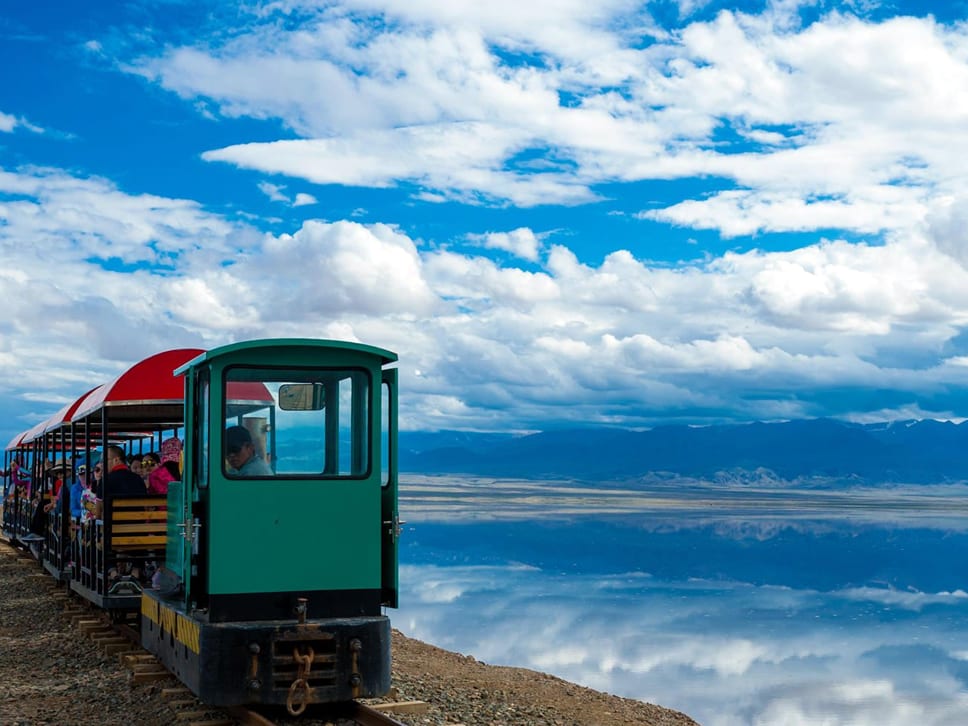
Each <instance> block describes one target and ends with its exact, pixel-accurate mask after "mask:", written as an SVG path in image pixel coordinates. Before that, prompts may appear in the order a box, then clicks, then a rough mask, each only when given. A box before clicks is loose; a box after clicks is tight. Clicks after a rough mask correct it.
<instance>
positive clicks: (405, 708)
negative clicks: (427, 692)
mask: <svg viewBox="0 0 968 726" xmlns="http://www.w3.org/2000/svg"><path fill="white" fill-rule="evenodd" d="M370 708H372V709H373V710H374V711H392V712H393V713H427V710H428V709H429V708H430V704H428V703H427V702H426V701H393V702H392V703H374V704H370Z"/></svg>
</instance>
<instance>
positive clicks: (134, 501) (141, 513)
mask: <svg viewBox="0 0 968 726" xmlns="http://www.w3.org/2000/svg"><path fill="white" fill-rule="evenodd" d="M166 504H167V499H166V497H118V498H116V499H112V500H111V502H110V510H111V513H110V517H111V542H110V545H109V548H110V549H112V550H115V551H124V552H128V551H132V550H157V549H164V547H165V543H166V541H167V529H168V522H167V517H168V513H167V511H166Z"/></svg>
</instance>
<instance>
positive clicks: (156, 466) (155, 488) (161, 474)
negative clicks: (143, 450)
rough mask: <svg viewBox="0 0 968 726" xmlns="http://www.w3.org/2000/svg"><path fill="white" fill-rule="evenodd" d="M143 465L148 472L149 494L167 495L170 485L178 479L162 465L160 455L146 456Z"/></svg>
mask: <svg viewBox="0 0 968 726" xmlns="http://www.w3.org/2000/svg"><path fill="white" fill-rule="evenodd" d="M141 465H142V467H143V468H144V470H145V471H146V472H148V493H149V494H155V495H163V494H167V493H168V483H169V482H172V481H175V479H176V477H174V476H172V475H171V471H169V470H168V468H167V467H165V466H162V465H161V464H160V462H159V461H158V455H157V454H145V456H144V459H142V463H141Z"/></svg>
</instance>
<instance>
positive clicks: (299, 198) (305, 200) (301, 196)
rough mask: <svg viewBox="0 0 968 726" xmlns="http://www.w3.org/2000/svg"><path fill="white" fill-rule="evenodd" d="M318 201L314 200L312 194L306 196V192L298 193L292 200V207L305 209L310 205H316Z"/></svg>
mask: <svg viewBox="0 0 968 726" xmlns="http://www.w3.org/2000/svg"><path fill="white" fill-rule="evenodd" d="M318 203H319V200H318V199H316V197H314V196H313V195H312V194H307V193H306V192H299V193H297V194H296V196H295V197H294V198H293V200H292V206H294V207H306V206H309V205H310V204H318Z"/></svg>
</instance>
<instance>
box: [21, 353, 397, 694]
mask: <svg viewBox="0 0 968 726" xmlns="http://www.w3.org/2000/svg"><path fill="white" fill-rule="evenodd" d="M396 362H397V355H396V354H395V353H392V352H390V351H388V350H384V349H381V348H377V347H373V346H369V345H364V344H360V343H355V342H345V341H333V340H316V339H266V340H252V341H246V342H239V343H233V344H230V345H225V346H222V347H218V348H214V349H211V350H204V349H196V348H179V349H172V350H166V351H162V352H160V353H157V354H155V355H152V356H150V357H148V358H145V359H144V360H141V361H139V362H138V363H136V364H134V365H132V366H131V367H130V368H128V369H127V370H125V371H124V372H123V373H121V374H120V375H119V376H117V377H116V378H115V379H113V380H111V381H109V382H107V383H102V384H101V385H98V386H96V387H94V388H91V389H90V390H88V391H86V392H85V393H83V394H82V395H80V396H79V397H78V398H77V399H76V400H74V401H72V402H71V403H70V404H68V405H66V406H64V407H63V408H62V409H61V410H60V411H58V412H57V413H55V414H54V415H53V416H51V417H50V418H49V419H47V420H45V421H43V422H41V423H39V424H37V425H36V426H34V427H32V428H31V429H29V430H27V431H24V432H23V433H21V434H19V435H17V436H15V437H14V438H13V439H12V440H11V441H10V442H9V443H8V444H7V446H6V449H5V453H4V467H3V471H4V481H3V484H4V507H3V525H2V534H3V536H4V537H5V538H6V539H7V540H8V542H10V543H11V544H13V545H15V546H19V547H24V548H30V549H31V550H32V551H33V552H34V554H35V556H37V557H38V558H39V559H40V560H41V561H42V562H43V566H44V568H45V569H46V570H47V571H48V572H49V573H50V574H51V576H52V577H55V578H58V579H60V580H63V581H64V582H65V584H66V586H68V587H69V588H70V589H71V590H72V591H73V592H74V593H76V594H77V595H78V596H79V597H81V598H84V599H85V600H87V601H89V602H90V603H91V604H92V605H93V606H94V607H97V608H101V609H103V610H105V611H107V612H108V613H110V615H111V616H112V618H114V619H116V620H124V619H125V618H127V619H128V620H133V621H135V622H137V624H138V626H139V627H140V638H141V644H142V646H143V647H144V648H145V649H146V650H147V651H148V652H150V653H152V654H153V655H154V656H155V657H157V658H158V660H160V661H161V662H162V663H163V664H164V665H165V666H166V667H167V668H168V670H169V671H171V672H172V673H173V674H174V675H175V676H176V677H177V678H178V679H179V680H180V681H182V683H184V685H185V686H187V687H188V688H189V689H190V690H191V691H192V692H193V693H194V694H195V695H196V696H197V697H198V698H199V699H200V700H201V701H203V702H205V703H207V704H210V705H213V706H252V705H260V704H272V705H285V706H287V708H289V710H290V713H300V712H301V711H302V710H304V709H305V707H306V706H307V705H308V704H311V703H338V702H343V701H350V700H352V699H357V698H366V697H379V696H383V695H385V694H386V693H387V692H388V691H389V689H390V621H389V617H388V615H387V614H386V609H387V608H395V607H396V606H397V600H398V585H399V583H398V552H397V542H398V538H399V535H400V521H399V514H398V472H397V410H398V403H397V388H398V378H397V368H396V365H395V364H396ZM161 450H167V452H168V454H169V456H168V457H167V458H168V459H169V461H170V462H171V463H168V462H166V464H165V465H166V467H167V468H168V469H170V470H172V471H174V472H175V473H177V476H174V475H172V476H169V477H168V479H169V481H168V482H167V491H165V492H162V493H158V492H154V493H152V492H149V491H148V489H147V488H146V490H145V492H144V493H140V492H139V493H132V492H131V491H130V490H126V491H124V492H122V491H121V489H120V486H119V484H118V482H120V481H121V478H123V476H122V475H120V474H119V473H118V472H119V471H120V470H123V468H124V465H123V464H120V463H117V461H116V459H117V456H115V458H114V459H112V452H118V451H121V452H123V453H124V455H125V456H122V457H121V458H122V459H124V458H126V457H127V456H130V455H133V454H138V453H144V452H148V451H152V452H157V451H161ZM173 452H178V453H177V456H176V455H175V454H174V453H173ZM176 458H177V461H174V460H175V459H176ZM173 466H174V468H172V467H173ZM98 470H100V471H101V472H102V476H103V478H102V479H100V480H99V481H98V480H97V473H98ZM74 478H77V479H79V480H80V486H75V487H74V488H75V490H81V491H82V492H84V495H83V496H84V508H83V509H82V510H81V515H82V516H77V515H76V512H77V511H78V506H77V505H78V502H76V501H75V502H74V508H73V509H74V512H75V513H72V511H71V509H72V508H71V506H70V502H69V500H70V494H69V491H70V489H69V487H70V483H71V481H72V480H73V479H74ZM58 481H60V482H61V484H60V487H59V489H58V487H57V482H58ZM112 482H113V483H112ZM55 489H57V491H58V492H59V493H58V494H56V495H55V493H54V492H55ZM115 489H117V491H115ZM97 494H100V496H97ZM75 498H76V497H75ZM45 503H46V506H45ZM38 508H43V510H49V511H46V512H44V514H43V515H39V510H38ZM39 519H40V520H41V525H42V526H40V527H38V520H39ZM38 529H40V530H41V531H39V532H38V531H37V530H38Z"/></svg>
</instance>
